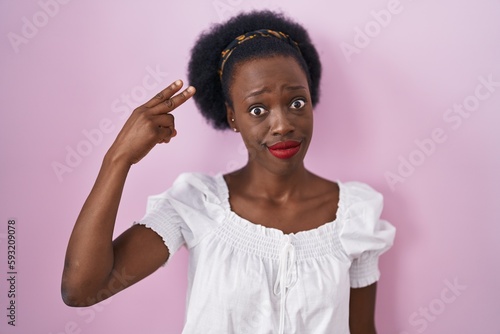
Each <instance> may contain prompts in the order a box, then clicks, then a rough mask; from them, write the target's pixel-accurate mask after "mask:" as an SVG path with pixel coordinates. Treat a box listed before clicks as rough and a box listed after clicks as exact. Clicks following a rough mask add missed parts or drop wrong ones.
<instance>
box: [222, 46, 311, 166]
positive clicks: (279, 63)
mask: <svg viewBox="0 0 500 334" xmlns="http://www.w3.org/2000/svg"><path fill="white" fill-rule="evenodd" d="M234 71H235V73H234V76H233V78H234V79H233V82H232V85H231V87H230V94H231V99H232V102H233V105H232V108H231V107H229V105H227V111H228V122H229V124H230V125H231V127H232V128H236V129H237V130H238V131H239V132H240V133H241V136H242V138H243V141H244V142H245V145H246V147H247V149H248V152H249V161H248V163H249V165H253V164H258V165H260V166H262V167H264V168H266V169H268V170H269V171H272V172H276V173H280V174H281V173H283V172H287V171H290V170H292V169H293V168H295V167H298V166H300V167H303V160H304V157H305V154H306V151H307V148H308V147H309V143H310V141H311V137H312V131H313V109H312V103H311V96H310V92H309V84H308V82H307V77H306V74H305V73H304V70H303V69H302V68H301V67H300V65H299V64H298V63H297V61H296V60H295V59H293V58H291V57H285V56H274V57H267V58H261V59H256V60H249V61H246V62H244V63H242V64H238V65H237V66H236V67H235V69H234ZM232 119H234V121H232Z"/></svg>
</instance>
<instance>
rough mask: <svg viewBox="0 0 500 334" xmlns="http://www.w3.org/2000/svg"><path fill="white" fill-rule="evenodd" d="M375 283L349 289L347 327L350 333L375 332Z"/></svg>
mask: <svg viewBox="0 0 500 334" xmlns="http://www.w3.org/2000/svg"><path fill="white" fill-rule="evenodd" d="M376 295H377V283H373V284H372V285H369V286H367V287H364V288H358V289H351V297H350V302H349V328H350V330H351V334H376V333H377V331H376V329H375V300H376Z"/></svg>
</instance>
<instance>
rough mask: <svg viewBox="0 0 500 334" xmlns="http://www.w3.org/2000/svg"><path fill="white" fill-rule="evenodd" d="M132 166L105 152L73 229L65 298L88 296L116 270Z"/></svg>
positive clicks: (66, 264) (64, 285)
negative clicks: (118, 227)
mask: <svg viewBox="0 0 500 334" xmlns="http://www.w3.org/2000/svg"><path fill="white" fill-rule="evenodd" d="M129 169H130V165H129V164H127V163H125V162H121V161H119V159H115V158H114V157H113V156H112V155H111V154H110V153H108V154H107V155H106V157H105V158H104V160H103V164H102V166H101V169H100V171H99V175H98V177H97V179H96V182H95V184H94V187H93V188H92V190H91V192H90V194H89V196H88V198H87V200H86V201H85V204H84V205H83V207H82V210H81V212H80V214H79V216H78V219H77V221H76V223H75V226H74V228H73V232H72V234H71V237H70V240H69V243H68V248H67V251H66V259H65V264H64V271H63V279H62V293H63V296H64V299H65V301H66V300H67V299H68V300H73V301H72V303H75V302H77V301H76V300H80V301H81V299H88V298H89V296H91V295H94V294H95V293H96V292H97V291H98V290H99V289H101V288H102V287H103V286H104V285H105V284H106V282H107V280H108V279H109V276H110V274H111V272H112V270H113V262H114V256H113V243H112V241H113V240H112V238H113V230H114V226H115V220H116V215H117V212H118V207H119V204H120V200H121V196H122V192H123V187H124V184H125V180H126V177H127V174H128V171H129Z"/></svg>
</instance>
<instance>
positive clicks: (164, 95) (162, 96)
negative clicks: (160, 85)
mask: <svg viewBox="0 0 500 334" xmlns="http://www.w3.org/2000/svg"><path fill="white" fill-rule="evenodd" d="M181 88H182V80H176V81H175V82H173V83H171V84H170V85H169V86H168V87H167V88H165V89H164V90H162V91H161V92H159V93H158V94H156V95H155V97H153V98H152V99H151V100H149V101H148V102H146V103H145V104H144V106H145V107H148V108H152V107H154V106H156V105H158V104H160V103H162V102H163V101H165V100H167V99H169V98H171V97H172V96H173V95H174V94H175V93H177V92H178V91H179V89H181Z"/></svg>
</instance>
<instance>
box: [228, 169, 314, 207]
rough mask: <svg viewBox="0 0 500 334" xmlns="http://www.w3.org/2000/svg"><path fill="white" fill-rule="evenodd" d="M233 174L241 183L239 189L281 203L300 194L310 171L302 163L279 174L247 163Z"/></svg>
mask: <svg viewBox="0 0 500 334" xmlns="http://www.w3.org/2000/svg"><path fill="white" fill-rule="evenodd" d="M233 175H234V177H237V178H238V179H239V182H238V183H240V185H242V188H241V190H243V191H244V192H247V191H248V192H251V193H252V194H258V195H257V196H258V197H263V198H265V199H267V200H269V201H275V202H277V203H283V202H286V201H287V200H288V199H290V198H293V197H296V196H299V195H300V193H301V192H302V191H301V190H303V189H304V188H303V187H304V186H305V184H306V182H307V180H308V178H309V176H310V173H309V172H308V171H307V170H306V169H305V167H304V165H303V164H302V165H301V166H300V167H299V168H294V170H293V171H290V172H285V173H280V174H278V173H274V172H272V171H269V170H267V169H263V168H258V167H255V166H252V165H247V166H245V167H243V168H242V169H240V170H239V171H237V172H235V173H233Z"/></svg>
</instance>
